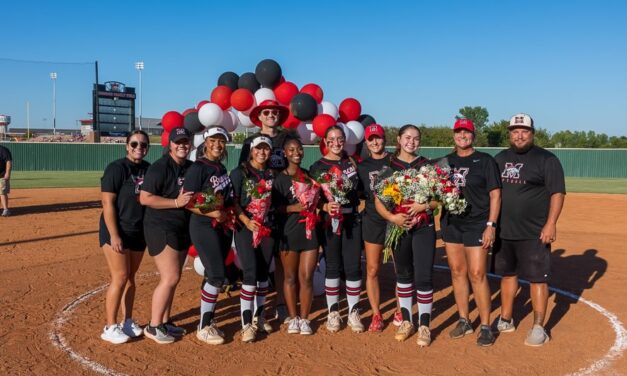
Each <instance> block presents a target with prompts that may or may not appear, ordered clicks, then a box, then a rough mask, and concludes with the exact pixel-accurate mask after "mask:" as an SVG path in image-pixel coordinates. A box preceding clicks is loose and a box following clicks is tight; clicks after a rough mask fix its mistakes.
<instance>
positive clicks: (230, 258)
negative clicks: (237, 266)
mask: <svg viewBox="0 0 627 376" xmlns="http://www.w3.org/2000/svg"><path fill="white" fill-rule="evenodd" d="M244 90H246V89H244ZM233 261H235V252H234V251H233V248H231V249H230V250H229V253H228V254H227V255H226V259H225V260H224V265H226V266H229V265H231V264H232V263H233Z"/></svg>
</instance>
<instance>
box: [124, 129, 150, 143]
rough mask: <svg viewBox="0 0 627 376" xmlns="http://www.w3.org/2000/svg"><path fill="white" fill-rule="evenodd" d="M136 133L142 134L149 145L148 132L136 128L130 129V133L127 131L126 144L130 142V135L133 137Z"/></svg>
mask: <svg viewBox="0 0 627 376" xmlns="http://www.w3.org/2000/svg"><path fill="white" fill-rule="evenodd" d="M136 134H141V135H142V136H144V137H146V141H148V144H149V145H150V137H148V133H146V132H144V131H142V130H139V129H136V130H134V131H132V132H131V133H129V134H128V135H127V136H126V144H127V145H128V143H129V142H131V137H133V136H134V135H136Z"/></svg>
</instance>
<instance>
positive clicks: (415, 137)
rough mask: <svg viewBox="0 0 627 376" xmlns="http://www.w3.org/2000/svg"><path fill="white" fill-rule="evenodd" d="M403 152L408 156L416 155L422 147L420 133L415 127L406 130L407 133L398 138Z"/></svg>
mask: <svg viewBox="0 0 627 376" xmlns="http://www.w3.org/2000/svg"><path fill="white" fill-rule="evenodd" d="M396 141H397V142H398V144H399V146H400V147H401V150H402V151H404V152H405V153H408V154H414V153H416V151H417V150H418V147H419V146H420V132H419V131H418V130H417V129H416V128H413V127H409V128H407V129H405V131H404V132H403V133H402V134H400V135H398V137H396Z"/></svg>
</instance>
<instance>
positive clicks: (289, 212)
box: [272, 138, 318, 335]
mask: <svg viewBox="0 0 627 376" xmlns="http://www.w3.org/2000/svg"><path fill="white" fill-rule="evenodd" d="M283 149H284V151H285V156H286V157H287V161H288V166H287V168H286V169H285V170H283V171H282V172H280V173H279V174H277V176H276V178H275V179H274V186H273V191H272V201H273V206H274V207H275V208H276V209H275V210H276V212H277V213H276V214H277V216H276V218H281V220H280V221H278V222H279V223H278V227H279V228H282V229H283V231H282V234H280V238H279V240H280V245H279V249H280V252H279V254H280V257H281V264H282V265H283V270H284V272H285V279H284V282H283V286H277V288H283V290H284V294H285V302H286V304H287V310H288V313H289V322H288V327H287V332H288V333H289V334H303V335H309V334H312V333H313V332H312V329H311V326H310V321H309V312H310V310H311V302H312V299H313V275H314V271H315V269H316V264H317V262H318V236H317V233H316V231H315V229H314V230H313V231H311V239H307V235H306V231H305V223H304V217H303V216H302V215H301V213H302V211H303V210H305V208H303V206H302V205H301V203H300V202H299V201H298V199H297V198H296V197H294V188H293V184H294V183H293V181H298V182H300V183H305V184H312V183H313V182H312V180H311V178H310V176H309V172H308V171H307V170H305V169H303V168H301V167H300V163H301V161H302V159H303V155H304V150H303V144H302V143H301V141H300V139H298V138H290V139H288V140H287V141H286V142H285V144H284V145H283ZM313 214H314V215H315V213H313ZM299 297H300V316H298V315H297V314H296V303H297V299H298V298H299Z"/></svg>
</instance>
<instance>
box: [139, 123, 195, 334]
mask: <svg viewBox="0 0 627 376" xmlns="http://www.w3.org/2000/svg"><path fill="white" fill-rule="evenodd" d="M191 136H192V135H191V133H190V132H189V131H188V130H187V129H185V128H174V129H172V130H171V131H170V138H169V143H168V153H167V154H165V155H164V156H163V157H161V158H160V159H158V160H157V161H156V162H155V163H153V164H152V166H150V168H149V169H148V171H147V172H146V176H145V178H144V184H143V186H142V191H141V193H140V195H139V200H140V202H141V203H142V205H145V206H146V215H145V216H144V233H145V234H146V243H147V245H148V253H149V254H150V255H151V256H152V257H153V258H154V261H155V265H156V266H157V270H158V271H159V284H158V285H157V287H156V288H155V291H154V293H153V295H152V312H151V316H150V323H149V324H148V325H147V326H146V327H145V328H144V335H146V337H148V338H150V339H152V340H154V341H155V342H157V343H172V342H174V336H182V335H184V334H185V330H184V329H183V328H181V327H178V326H176V325H174V324H173V323H172V322H171V321H170V310H171V308H172V300H173V299H174V291H175V290H176V286H177V285H178V283H179V280H180V278H181V272H182V268H183V263H184V262H185V257H186V256H187V250H188V248H189V246H190V244H191V242H190V238H189V212H188V211H187V210H185V205H187V203H188V202H189V200H190V199H191V196H192V194H191V192H184V191H183V181H184V180H185V172H186V171H187V169H188V168H189V166H191V164H192V162H190V161H188V160H187V155H188V154H189V152H190V150H191V143H190V142H191Z"/></svg>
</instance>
